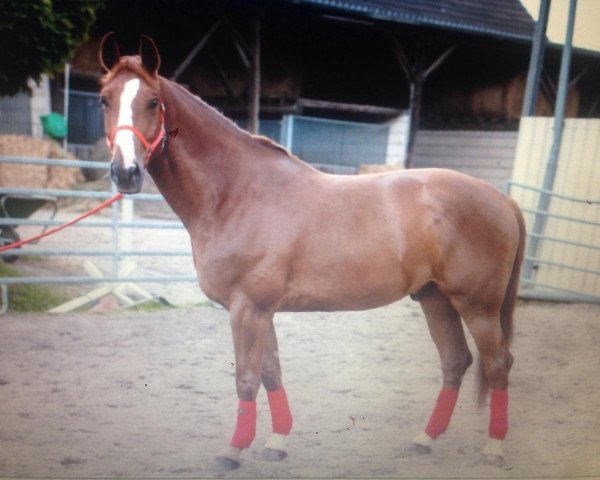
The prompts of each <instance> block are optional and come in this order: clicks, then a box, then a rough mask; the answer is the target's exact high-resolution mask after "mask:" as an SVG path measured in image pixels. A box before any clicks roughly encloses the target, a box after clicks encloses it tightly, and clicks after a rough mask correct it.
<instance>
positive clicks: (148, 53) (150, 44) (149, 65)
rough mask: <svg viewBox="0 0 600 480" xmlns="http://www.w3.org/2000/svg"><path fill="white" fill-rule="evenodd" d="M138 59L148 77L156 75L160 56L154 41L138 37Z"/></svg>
mask: <svg viewBox="0 0 600 480" xmlns="http://www.w3.org/2000/svg"><path fill="white" fill-rule="evenodd" d="M140 57H141V58H142V65H143V67H144V68H145V69H146V70H147V71H148V73H149V74H150V75H154V74H156V72H157V71H158V67H160V55H159V54H158V48H156V44H155V43H154V40H152V39H151V38H150V37H148V36H147V35H140Z"/></svg>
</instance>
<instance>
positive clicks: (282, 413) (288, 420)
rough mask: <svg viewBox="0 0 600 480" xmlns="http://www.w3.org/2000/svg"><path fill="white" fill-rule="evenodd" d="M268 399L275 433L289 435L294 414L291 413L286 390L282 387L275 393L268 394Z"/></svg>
mask: <svg viewBox="0 0 600 480" xmlns="http://www.w3.org/2000/svg"><path fill="white" fill-rule="evenodd" d="M267 397H268V398H269V407H270V408H271V421H272V424H273V433H279V434H281V435H287V434H289V433H290V431H291V430H292V413H291V412H290V407H289V405H288V400H287V395H286V394H285V389H284V388H283V387H281V388H280V389H279V390H275V391H274V392H267Z"/></svg>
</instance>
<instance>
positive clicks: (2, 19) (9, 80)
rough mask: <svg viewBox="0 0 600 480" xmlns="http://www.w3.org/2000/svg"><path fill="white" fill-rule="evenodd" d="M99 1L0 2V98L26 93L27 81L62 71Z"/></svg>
mask: <svg viewBox="0 0 600 480" xmlns="http://www.w3.org/2000/svg"><path fill="white" fill-rule="evenodd" d="M102 4H103V2H102V1H100V2H99V1H92V0H0V95H14V94H16V93H18V92H19V91H24V92H29V91H30V89H29V86H28V85H27V79H28V78H30V77H31V78H33V79H34V80H35V81H36V82H39V81H40V79H41V76H42V74H44V73H46V74H49V75H51V76H52V75H55V74H57V73H60V72H62V71H63V69H64V66H65V62H66V61H68V60H69V58H70V57H71V56H72V55H73V54H74V52H75V50H76V48H77V47H78V46H79V45H80V44H81V42H83V41H85V40H86V39H87V35H88V31H89V30H90V27H91V26H92V24H93V23H94V21H95V19H96V11H97V9H98V8H99V7H100V6H101V5H102Z"/></svg>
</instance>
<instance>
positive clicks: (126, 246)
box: [0, 156, 197, 308]
mask: <svg viewBox="0 0 600 480" xmlns="http://www.w3.org/2000/svg"><path fill="white" fill-rule="evenodd" d="M3 163H19V164H25V165H32V164H36V165H48V166H60V167H70V168H82V167H83V168H95V169H108V168H109V164H107V163H99V162H89V161H81V160H56V159H41V158H21V157H2V156H0V168H1V165H2V164H3ZM113 188H114V187H113ZM115 193H116V192H115V191H111V192H94V191H83V190H81V191H80V190H56V189H44V188H36V189H33V188H9V187H0V198H2V197H5V196H7V195H11V196H18V197H19V198H25V199H27V198H33V197H35V196H39V195H44V196H47V197H56V198H79V199H96V200H106V199H108V198H110V197H112V196H113V195H114V194H115ZM123 201H124V202H126V201H128V202H135V203H137V202H164V198H163V197H162V195H159V194H145V193H140V194H136V195H133V196H126V197H125V199H124V200H123ZM110 208H111V216H110V218H100V219H98V218H93V217H90V218H89V219H85V220H83V221H81V222H79V223H77V224H75V225H74V226H73V228H95V229H99V230H102V231H105V232H106V231H108V232H110V234H109V235H104V238H105V239H106V241H104V242H102V241H99V243H98V244H97V245H81V248H68V249H65V248H60V247H53V248H48V247H46V246H45V245H44V243H41V244H40V245H27V246H24V247H23V248H22V249H19V250H18V251H17V250H9V251H6V252H0V256H10V255H15V254H17V255H19V256H31V255H35V256H40V257H56V256H65V257H73V256H77V257H83V258H99V257H107V258H108V259H109V262H110V263H111V268H109V272H108V273H107V274H106V275H104V276H102V277H93V276H89V277H83V276H61V275H53V276H41V277H32V276H27V277H14V278H7V277H0V286H2V293H3V297H4V299H3V300H4V302H3V305H2V306H3V307H4V308H6V302H7V300H8V299H7V298H6V286H7V285H16V284H40V283H45V284H94V283H96V284H98V283H102V284H104V283H108V284H112V283H132V282H134V283H150V282H159V283H166V282H194V283H196V282H197V277H196V275H195V274H194V273H191V272H190V273H188V274H182V275H164V274H161V273H157V274H156V275H144V276H140V275H137V276H136V275H132V274H126V275H123V273H122V268H121V266H122V265H123V264H124V263H125V262H126V261H127V259H131V258H139V257H156V258H157V260H158V259H164V258H165V257H189V258H190V261H189V265H192V263H193V262H192V260H191V257H192V252H191V248H189V244H188V245H187V246H188V248H182V246H181V245H177V246H175V247H166V248H163V247H162V245H159V248H150V249H147V248H144V249H136V248H135V244H134V242H132V241H131V235H132V231H135V230H141V229H156V230H159V229H160V230H182V229H184V228H185V227H184V226H183V224H182V223H181V222H180V221H178V220H173V221H171V220H145V219H143V220H142V219H138V220H136V219H134V218H133V216H132V215H131V216H130V218H128V216H127V215H126V213H125V212H126V211H125V209H120V208H119V206H118V204H116V203H114V204H112V206H111V207H110ZM62 223H63V222H60V221H56V220H52V219H39V218H35V219H30V218H15V217H7V216H6V215H4V218H0V227H4V226H11V227H14V228H17V227H25V226H58V225H61V224H62ZM158 261H160V260H158ZM162 261H164V260H162Z"/></svg>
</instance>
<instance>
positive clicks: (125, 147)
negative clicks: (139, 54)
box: [115, 78, 140, 168]
mask: <svg viewBox="0 0 600 480" xmlns="http://www.w3.org/2000/svg"><path fill="white" fill-rule="evenodd" d="M139 89H140V79H139V78H132V79H131V80H127V81H126V82H125V86H124V87H123V92H121V97H120V100H119V118H118V120H117V126H121V125H131V126H133V108H132V107H133V100H134V99H135V96H136V95H137V93H138V90H139ZM115 145H116V146H117V147H118V148H120V149H121V153H122V154H123V163H124V164H123V167H124V168H128V167H133V165H134V161H133V160H134V159H135V138H134V133H133V132H132V131H131V130H119V131H118V132H117V134H116V135H115Z"/></svg>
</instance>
